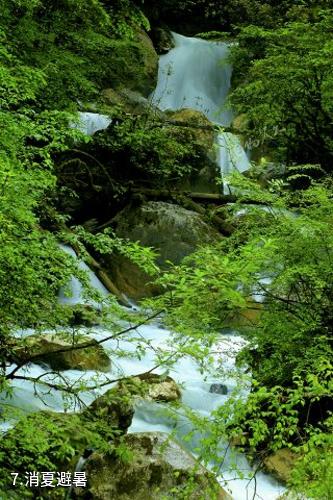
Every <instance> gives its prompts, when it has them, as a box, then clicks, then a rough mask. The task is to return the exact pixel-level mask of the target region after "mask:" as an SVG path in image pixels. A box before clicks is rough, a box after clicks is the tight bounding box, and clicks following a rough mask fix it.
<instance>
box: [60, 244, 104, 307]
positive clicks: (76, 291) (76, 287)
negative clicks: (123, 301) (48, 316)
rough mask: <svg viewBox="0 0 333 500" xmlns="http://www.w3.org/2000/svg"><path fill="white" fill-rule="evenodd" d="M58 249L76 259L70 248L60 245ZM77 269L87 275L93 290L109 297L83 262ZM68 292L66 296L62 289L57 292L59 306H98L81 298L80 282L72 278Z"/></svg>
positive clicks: (80, 262) (81, 288) (101, 284)
mask: <svg viewBox="0 0 333 500" xmlns="http://www.w3.org/2000/svg"><path fill="white" fill-rule="evenodd" d="M60 247H61V248H62V249H63V250H64V252H66V253H68V254H69V255H71V256H72V257H74V258H75V259H77V255H76V253H75V252H74V250H73V249H72V248H71V247H70V246H68V245H63V244H61V245H60ZM79 267H80V269H82V270H83V271H85V272H86V273H87V274H88V278H89V281H90V285H91V286H92V287H93V288H95V290H97V291H98V292H99V293H100V294H101V295H102V296H104V297H106V296H107V295H109V292H108V290H107V289H106V288H105V286H104V285H103V283H102V282H101V281H100V280H99V279H98V278H97V276H96V275H95V274H94V273H93V272H92V270H91V269H90V268H89V267H88V266H87V264H85V263H84V262H83V261H81V260H80V261H79ZM68 290H69V292H70V293H69V294H66V293H65V290H64V289H61V290H60V291H59V302H60V303H61V304H71V305H75V304H89V305H93V306H96V307H98V306H99V304H96V303H95V302H93V301H91V300H90V301H88V300H87V299H85V298H84V297H83V286H82V284H81V283H80V281H79V280H78V279H77V278H75V277H74V276H73V277H72V278H71V281H70V283H69V284H68Z"/></svg>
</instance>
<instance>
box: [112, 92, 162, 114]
mask: <svg viewBox="0 0 333 500" xmlns="http://www.w3.org/2000/svg"><path fill="white" fill-rule="evenodd" d="M102 99H103V101H104V103H105V104H106V105H107V106H109V107H110V109H111V114H112V109H113V110H114V111H115V112H117V110H118V109H119V108H120V109H121V110H122V111H124V112H125V113H129V114H131V115H147V117H148V116H149V118H151V119H152V118H158V119H160V120H164V119H166V116H165V114H164V113H163V111H161V110H160V109H158V108H157V107H156V106H154V105H153V104H152V103H151V101H150V100H149V99H147V98H146V97H144V96H143V95H142V94H140V92H136V91H134V90H130V89H127V88H122V89H118V90H115V89H112V88H109V89H104V90H103V91H102Z"/></svg>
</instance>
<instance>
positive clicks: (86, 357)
mask: <svg viewBox="0 0 333 500" xmlns="http://www.w3.org/2000/svg"><path fill="white" fill-rule="evenodd" d="M86 343H89V344H92V345H91V346H89V347H86V348H83V347H82V346H83V345H84V344H86ZM56 351H60V352H56ZM13 357H14V360H15V362H18V363H21V362H23V361H25V360H27V361H28V360H29V359H30V358H31V357H33V358H34V359H33V361H34V363H36V364H47V365H49V366H50V368H51V369H52V370H56V371H62V370H97V371H102V372H107V371H109V369H110V359H109V357H108V355H107V353H106V352H105V350H104V348H103V347H102V346H101V345H99V344H98V343H97V341H96V340H94V339H91V338H90V337H88V336H85V335H75V337H73V336H72V335H71V334H69V333H38V334H35V335H31V336H29V337H27V338H25V339H22V340H20V341H18V343H17V344H16V346H15V347H14V349H13Z"/></svg>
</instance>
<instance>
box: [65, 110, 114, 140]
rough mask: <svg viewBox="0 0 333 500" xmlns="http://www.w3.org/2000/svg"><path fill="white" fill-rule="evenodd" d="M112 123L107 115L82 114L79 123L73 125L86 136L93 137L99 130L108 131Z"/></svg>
mask: <svg viewBox="0 0 333 500" xmlns="http://www.w3.org/2000/svg"><path fill="white" fill-rule="evenodd" d="M111 122H112V120H111V118H110V117H109V116H107V115H101V114H100V113H90V112H80V113H79V121H78V123H75V124H74V125H73V127H74V128H77V129H78V130H80V131H81V132H83V133H84V134H86V135H93V134H94V133H95V132H97V131H98V130H104V129H106V128H107V127H108V126H109V125H110V123H111Z"/></svg>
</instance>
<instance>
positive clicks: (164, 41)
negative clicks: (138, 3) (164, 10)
mask: <svg viewBox="0 0 333 500" xmlns="http://www.w3.org/2000/svg"><path fill="white" fill-rule="evenodd" d="M150 36H151V39H152V41H153V44H154V47H155V49H156V52H157V53H158V54H166V53H167V52H169V50H171V49H173V48H174V46H175V42H174V39H173V36H172V33H171V31H170V30H169V29H167V28H153V29H152V31H151V34H150Z"/></svg>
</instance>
